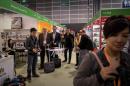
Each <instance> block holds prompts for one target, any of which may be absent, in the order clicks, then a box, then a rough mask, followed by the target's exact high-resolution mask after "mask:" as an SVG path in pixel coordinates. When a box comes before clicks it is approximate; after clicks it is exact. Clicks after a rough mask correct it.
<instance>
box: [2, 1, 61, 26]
mask: <svg viewBox="0 0 130 86" xmlns="http://www.w3.org/2000/svg"><path fill="white" fill-rule="evenodd" d="M0 8H2V9H7V10H10V11H12V12H16V13H19V14H24V15H26V16H30V17H33V18H35V19H37V20H39V21H44V22H48V23H50V24H52V25H55V26H61V27H63V26H62V25H60V24H59V23H56V22H54V21H50V20H49V19H48V18H46V17H44V16H42V15H40V14H39V13H37V12H35V11H33V10H31V9H29V8H27V7H24V6H23V5H21V4H18V3H16V2H14V1H12V0H0Z"/></svg>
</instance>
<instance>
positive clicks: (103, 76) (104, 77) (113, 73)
mask: <svg viewBox="0 0 130 86" xmlns="http://www.w3.org/2000/svg"><path fill="white" fill-rule="evenodd" d="M129 30H130V24H129V20H128V19H127V18H126V17H124V16H121V15H120V16H111V17H109V18H108V19H107V20H106V22H105V24H104V27H103V33H104V37H105V40H106V46H105V47H104V48H102V49H101V50H100V51H98V52H97V53H94V52H90V53H88V54H87V55H86V56H85V58H84V60H83V62H82V63H81V65H80V66H79V69H78V72H77V75H76V76H75V78H74V86H130V56H129V55H128V54H127V53H125V52H123V51H122V49H123V47H124V45H125V44H126V42H127V40H128V34H129ZM97 58H98V60H97ZM101 65H102V66H101Z"/></svg>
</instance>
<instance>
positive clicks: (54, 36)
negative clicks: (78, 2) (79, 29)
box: [48, 26, 61, 61]
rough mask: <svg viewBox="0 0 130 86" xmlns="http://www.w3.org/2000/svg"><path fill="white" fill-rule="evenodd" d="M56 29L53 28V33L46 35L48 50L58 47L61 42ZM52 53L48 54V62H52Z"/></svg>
mask: <svg viewBox="0 0 130 86" xmlns="http://www.w3.org/2000/svg"><path fill="white" fill-rule="evenodd" d="M56 29H57V27H56V26H53V32H52V33H50V34H49V35H48V44H49V47H50V48H54V47H59V44H60V42H61V35H60V33H58V32H56ZM51 55H52V52H50V60H51V61H52V58H53V56H51Z"/></svg>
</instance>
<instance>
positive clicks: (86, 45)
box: [79, 30, 93, 64]
mask: <svg viewBox="0 0 130 86" xmlns="http://www.w3.org/2000/svg"><path fill="white" fill-rule="evenodd" d="M79 49H80V50H79V64H80V63H81V62H82V60H83V59H84V58H82V57H84V55H86V54H87V53H89V51H93V43H92V41H91V39H90V38H89V36H87V34H86V33H85V31H84V30H82V33H81V40H80V43H79Z"/></svg>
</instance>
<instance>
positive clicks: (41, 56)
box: [40, 47, 49, 68]
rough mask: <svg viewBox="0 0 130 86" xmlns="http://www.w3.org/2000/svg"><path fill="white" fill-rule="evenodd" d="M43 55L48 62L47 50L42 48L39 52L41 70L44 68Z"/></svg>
mask: <svg viewBox="0 0 130 86" xmlns="http://www.w3.org/2000/svg"><path fill="white" fill-rule="evenodd" d="M45 53H46V55H47V61H48V62H49V52H48V50H46V48H45V47H44V48H43V49H42V50H41V52H40V59H41V61H40V68H43V66H44V62H45Z"/></svg>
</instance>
